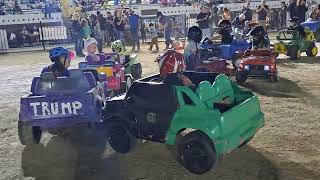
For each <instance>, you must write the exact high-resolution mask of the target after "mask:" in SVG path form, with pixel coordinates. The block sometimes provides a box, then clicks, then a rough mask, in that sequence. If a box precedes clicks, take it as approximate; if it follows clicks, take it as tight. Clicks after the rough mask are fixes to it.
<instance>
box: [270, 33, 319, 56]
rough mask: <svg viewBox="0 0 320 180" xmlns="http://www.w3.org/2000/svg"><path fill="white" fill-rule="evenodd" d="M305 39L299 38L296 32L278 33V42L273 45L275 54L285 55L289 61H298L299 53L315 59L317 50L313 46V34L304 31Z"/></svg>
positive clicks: (314, 45)
mask: <svg viewBox="0 0 320 180" xmlns="http://www.w3.org/2000/svg"><path fill="white" fill-rule="evenodd" d="M305 34H306V37H301V35H300V34H299V32H298V31H296V30H284V31H280V32H279V35H278V36H277V40H278V42H277V43H275V44H274V48H273V49H274V52H275V53H276V54H285V55H287V56H289V58H290V59H291V60H296V59H300V57H301V53H303V52H306V54H307V56H309V57H315V56H316V55H317V54H318V48H317V46H316V44H315V38H314V34H313V32H311V31H309V30H305Z"/></svg>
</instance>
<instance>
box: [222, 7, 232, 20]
mask: <svg viewBox="0 0 320 180" xmlns="http://www.w3.org/2000/svg"><path fill="white" fill-rule="evenodd" d="M222 20H228V21H231V14H230V10H229V9H228V8H226V7H224V8H223V14H222Z"/></svg>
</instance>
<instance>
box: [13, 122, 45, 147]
mask: <svg viewBox="0 0 320 180" xmlns="http://www.w3.org/2000/svg"><path fill="white" fill-rule="evenodd" d="M41 135H42V131H41V129H40V128H39V127H33V126H31V125H30V124H29V123H26V122H21V121H18V136H19V139H20V142H21V144H23V145H31V144H39V142H40V140H41Z"/></svg>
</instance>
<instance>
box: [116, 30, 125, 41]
mask: <svg viewBox="0 0 320 180" xmlns="http://www.w3.org/2000/svg"><path fill="white" fill-rule="evenodd" d="M116 39H117V40H121V41H122V42H123V43H124V41H125V39H124V31H117V30H116Z"/></svg>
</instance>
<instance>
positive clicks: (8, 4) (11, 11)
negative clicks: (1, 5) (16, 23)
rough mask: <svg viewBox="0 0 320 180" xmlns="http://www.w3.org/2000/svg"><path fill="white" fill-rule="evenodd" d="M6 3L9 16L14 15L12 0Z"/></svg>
mask: <svg viewBox="0 0 320 180" xmlns="http://www.w3.org/2000/svg"><path fill="white" fill-rule="evenodd" d="M6 3H7V4H6V7H7V10H8V11H9V12H10V14H14V11H13V8H14V6H15V2H14V1H13V0H9V1H7V2H6Z"/></svg>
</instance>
